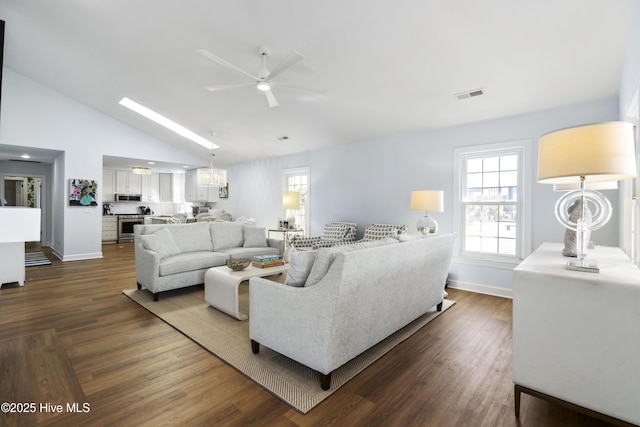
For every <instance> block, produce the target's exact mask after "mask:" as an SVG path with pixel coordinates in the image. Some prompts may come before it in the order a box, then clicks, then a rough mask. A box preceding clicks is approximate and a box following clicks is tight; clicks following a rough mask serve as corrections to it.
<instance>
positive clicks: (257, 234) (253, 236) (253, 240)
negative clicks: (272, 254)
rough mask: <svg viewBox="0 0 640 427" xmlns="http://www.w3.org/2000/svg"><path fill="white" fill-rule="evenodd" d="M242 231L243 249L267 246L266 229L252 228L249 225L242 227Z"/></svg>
mask: <svg viewBox="0 0 640 427" xmlns="http://www.w3.org/2000/svg"><path fill="white" fill-rule="evenodd" d="M242 229H243V231H244V243H243V247H245V248H266V247H267V246H268V245H267V237H266V234H265V233H266V228H264V227H253V226H250V225H243V226H242Z"/></svg>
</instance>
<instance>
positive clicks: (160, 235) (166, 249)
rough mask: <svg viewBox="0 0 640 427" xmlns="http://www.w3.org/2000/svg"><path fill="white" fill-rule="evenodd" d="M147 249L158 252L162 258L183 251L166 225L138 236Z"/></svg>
mask: <svg viewBox="0 0 640 427" xmlns="http://www.w3.org/2000/svg"><path fill="white" fill-rule="evenodd" d="M138 238H139V239H140V242H142V246H144V247H145V249H148V250H150V251H153V252H156V253H157V254H158V256H159V257H160V259H163V258H166V257H169V256H173V255H177V254H179V253H182V251H181V250H180V247H179V246H178V245H177V244H176V242H175V241H174V240H173V237H172V236H171V233H170V232H169V230H167V228H166V227H163V228H161V229H160V230H158V231H156V232H154V233H151V234H144V235H140V236H138Z"/></svg>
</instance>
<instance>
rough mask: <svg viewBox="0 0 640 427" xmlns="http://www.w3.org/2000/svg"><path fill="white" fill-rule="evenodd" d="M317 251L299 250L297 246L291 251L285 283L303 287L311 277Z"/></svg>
mask: <svg viewBox="0 0 640 427" xmlns="http://www.w3.org/2000/svg"><path fill="white" fill-rule="evenodd" d="M316 253H317V251H299V250H296V249H295V248H293V249H291V252H290V253H289V271H288V272H287V278H286V279H285V281H284V284H285V285H288V286H295V287H298V288H299V287H303V286H304V284H305V283H306V281H307V278H308V277H309V273H310V272H311V268H312V267H313V263H314V261H315V260H316Z"/></svg>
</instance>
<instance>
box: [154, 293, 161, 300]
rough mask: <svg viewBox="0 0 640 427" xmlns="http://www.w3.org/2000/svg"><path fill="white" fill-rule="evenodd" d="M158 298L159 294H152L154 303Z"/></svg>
mask: <svg viewBox="0 0 640 427" xmlns="http://www.w3.org/2000/svg"><path fill="white" fill-rule="evenodd" d="M159 298H160V292H156V293H154V294H153V300H154V301H158V299H159Z"/></svg>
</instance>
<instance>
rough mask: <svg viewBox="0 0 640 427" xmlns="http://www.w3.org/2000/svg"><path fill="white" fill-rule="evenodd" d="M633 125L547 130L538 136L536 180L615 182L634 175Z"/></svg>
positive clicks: (596, 125)
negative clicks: (582, 179)
mask: <svg viewBox="0 0 640 427" xmlns="http://www.w3.org/2000/svg"><path fill="white" fill-rule="evenodd" d="M636 173H637V172H636V161H635V149H634V137H633V125H632V124H631V123H626V122H608V123H600V124H593V125H584V126H577V127H572V128H567V129H561V130H558V131H555V132H550V133H548V134H546V135H543V136H542V137H541V138H540V145H539V148H538V182H541V183H547V184H571V183H579V182H580V177H581V176H584V177H585V181H594V182H597V181H619V180H622V179H628V178H633V177H635V176H636Z"/></svg>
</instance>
